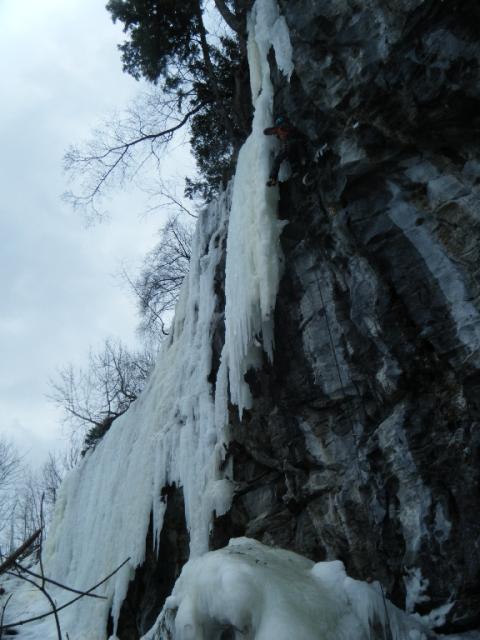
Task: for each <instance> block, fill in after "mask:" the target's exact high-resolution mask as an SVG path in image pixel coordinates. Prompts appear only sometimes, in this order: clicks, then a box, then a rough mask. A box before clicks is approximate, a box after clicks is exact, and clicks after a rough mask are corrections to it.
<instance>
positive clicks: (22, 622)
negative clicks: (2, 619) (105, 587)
mask: <svg viewBox="0 0 480 640" xmlns="http://www.w3.org/2000/svg"><path fill="white" fill-rule="evenodd" d="M129 560H130V558H127V559H126V560H124V561H123V562H122V564H121V565H119V566H118V567H117V568H116V569H115V570H114V571H112V573H110V574H109V575H108V576H107V577H106V578H103V580H100V582H97V584H96V585H94V586H93V587H91V588H90V589H88V591H84V592H83V593H82V594H81V595H79V596H77V597H76V598H73V600H69V601H68V602H65V604H62V605H61V606H60V607H57V608H56V610H55V611H56V612H57V613H58V612H59V611H61V610H62V609H66V608H67V607H69V606H70V605H72V604H73V603H74V602H77V600H80V598H83V596H87V595H89V594H90V593H91V592H92V591H94V590H95V589H96V588H97V587H99V586H100V585H102V584H103V583H104V582H106V581H107V580H110V578H111V577H112V576H113V575H115V574H116V573H117V571H120V569H121V568H122V567H123V566H124V565H125V564H127V562H128V561H129ZM51 615H52V611H48V612H47V613H42V614H40V615H38V616H34V617H33V618H25V619H24V620H19V621H18V622H11V623H10V624H5V625H2V627H0V631H1V630H3V629H11V628H12V627H21V626H22V625H24V624H27V622H35V621H36V620H42V619H43V618H47V617H48V616H51Z"/></svg>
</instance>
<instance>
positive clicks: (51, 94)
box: [0, 0, 185, 459]
mask: <svg viewBox="0 0 480 640" xmlns="http://www.w3.org/2000/svg"><path fill="white" fill-rule="evenodd" d="M103 5H104V3H103V2H98V0H70V1H67V0H56V1H54V0H44V1H43V2H41V3H40V2H38V0H24V1H23V2H22V3H19V2H18V0H3V2H0V78H1V81H2V103H1V107H0V140H1V145H0V239H1V251H0V273H1V291H0V411H1V422H0V430H2V429H3V430H5V431H8V432H9V433H16V434H17V440H18V441H19V442H20V443H21V444H22V446H24V447H25V448H29V450H30V455H31V456H32V457H33V458H36V459H39V458H40V457H42V456H44V455H45V452H46V450H47V449H48V448H49V447H50V446H55V441H56V438H58V434H59V427H58V413H57V412H56V411H55V410H54V409H53V408H52V407H51V406H49V405H48V404H47V403H46V400H45V393H46V392H47V391H48V378H49V377H50V376H51V375H52V374H53V373H54V372H55V370H56V369H57V368H58V367H59V366H61V365H62V364H65V363H67V362H70V361H76V362H82V360H83V359H84V357H85V355H86V353H87V352H88V348H89V346H90V345H92V344H93V345H95V344H99V343H100V342H101V341H102V339H103V338H104V337H106V336H108V335H117V336H121V337H123V338H126V339H128V338H129V337H130V340H133V336H134V327H135V324H136V315H135V308H134V302H133V300H128V299H127V298H126V296H125V293H124V292H123V291H122V290H121V289H120V288H119V287H118V286H117V285H116V283H115V281H114V277H113V274H114V273H115V272H117V270H118V266H119V261H120V260H122V261H127V262H128V263H130V264H131V265H135V264H139V262H140V260H141V257H142V256H143V255H144V253H145V251H146V250H147V249H148V248H149V247H150V246H152V244H153V243H154V242H155V239H156V237H155V231H156V229H157V227H158V225H159V222H160V220H159V218H158V217H157V218H155V217H151V218H147V219H142V221H140V220H139V217H138V215H137V214H138V212H139V211H141V210H142V208H143V207H144V206H146V205H145V203H143V204H142V202H140V201H139V198H140V196H139V194H138V193H136V194H128V193H126V194H125V193H124V194H120V195H118V196H116V197H115V198H114V199H113V201H112V203H111V209H112V210H113V211H114V215H113V216H112V219H113V221H112V223H111V224H108V225H102V226H100V227H96V228H95V229H88V230H87V229H85V228H84V226H83V223H82V220H81V219H80V217H79V215H78V214H75V213H74V212H72V211H71V210H70V209H69V208H68V206H67V205H66V204H64V203H63V202H62V201H61V199H60V197H59V196H60V194H61V193H62V192H63V191H64V190H65V189H66V188H67V185H66V183H65V178H64V176H63V175H62V171H61V160H62V156H63V153H64V152H65V150H66V148H67V147H68V145H69V144H71V143H76V142H80V141H81V140H82V139H84V138H86V137H87V136H88V134H89V132H90V130H91V129H92V127H93V126H95V125H96V124H97V123H98V122H99V121H100V120H102V119H103V117H104V116H105V115H107V114H108V113H109V112H111V111H113V110H114V109H115V108H118V109H121V108H122V107H123V106H124V105H125V104H126V103H127V101H128V100H129V99H131V98H132V97H133V96H134V95H135V93H136V92H137V91H138V89H139V85H138V83H136V82H135V81H134V80H133V79H132V78H129V77H128V76H126V75H124V74H123V73H122V70H121V62H120V57H119V53H118V51H117V50H116V44H117V43H118V42H121V40H122V37H123V36H122V33H121V30H120V29H119V28H118V27H114V26H113V25H112V23H111V20H110V17H109V15H108V13H107V12H106V11H105V9H104V7H103ZM184 153H185V152H183V154H184ZM178 157H179V158H180V162H183V161H184V160H182V159H181V158H182V156H181V154H180V155H179V156H178ZM183 157H184V156H183ZM175 162H176V160H170V161H169V163H167V164H170V165H172V163H173V166H170V169H171V170H172V171H175V166H174V165H175ZM32 443H33V444H32Z"/></svg>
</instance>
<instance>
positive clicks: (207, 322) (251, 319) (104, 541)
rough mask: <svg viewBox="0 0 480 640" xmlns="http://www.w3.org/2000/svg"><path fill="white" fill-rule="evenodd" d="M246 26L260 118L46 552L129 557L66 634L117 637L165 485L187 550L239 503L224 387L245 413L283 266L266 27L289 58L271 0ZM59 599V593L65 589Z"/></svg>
mask: <svg viewBox="0 0 480 640" xmlns="http://www.w3.org/2000/svg"><path fill="white" fill-rule="evenodd" d="M250 27H251V35H250V45H249V50H250V63H251V65H252V70H253V74H252V96H253V102H254V107H255V116H254V122H253V131H252V134H251V136H250V137H249V139H248V140H247V141H246V143H245V145H244V147H243V148H242V150H241V152H240V158H239V161H238V168H237V172H236V176H235V179H234V184H233V187H232V188H231V189H229V190H228V191H227V193H225V194H223V196H222V197H221V198H220V199H219V201H218V202H216V203H215V202H214V203H212V204H211V205H210V206H209V207H208V208H207V210H206V211H204V212H203V214H202V215H201V216H200V219H199V221H198V225H197V231H196V236H195V240H194V244H193V247H192V256H191V265H190V273H189V275H188V277H187V278H186V280H185V282H184V285H183V288H182V291H181V295H180V300H179V302H178V304H177V308H176V312H175V318H174V321H173V327H172V332H171V336H170V337H169V339H168V341H167V343H166V344H165V345H164V346H163V348H162V350H161V353H160V357H159V360H158V362H157V366H156V368H155V370H154V372H153V374H152V377H151V379H150V381H149V383H148V385H147V388H146V389H145V390H144V392H143V393H142V395H141V397H140V398H139V399H138V400H137V401H136V402H135V403H134V405H132V407H131V408H130V410H129V411H128V412H127V413H126V414H124V415H123V416H121V417H120V418H119V419H118V420H116V421H115V422H114V423H113V425H112V428H111V429H110V431H109V432H108V433H107V434H106V435H105V437H104V438H103V440H102V442H101V443H100V444H99V445H98V446H97V448H96V450H95V451H94V452H93V453H92V454H91V455H87V457H86V458H85V460H84V461H83V462H82V464H81V465H80V467H79V468H77V469H76V470H74V471H73V472H72V473H71V474H70V475H69V477H68V478H67V479H66V481H65V482H64V485H63V487H62V490H61V493H60V496H59V499H58V503H57V508H56V513H55V517H54V522H53V524H52V527H51V532H50V536H49V538H48V541H47V546H46V550H45V558H44V559H45V565H46V569H47V572H48V575H49V576H51V577H52V578H54V579H56V580H58V581H60V582H62V583H64V584H67V585H71V586H75V588H77V589H88V588H90V587H91V586H92V585H93V584H95V583H97V582H98V581H99V580H101V579H102V578H103V577H105V576H106V575H108V574H109V573H110V572H111V571H112V569H113V568H115V567H117V566H119V565H120V564H121V563H122V562H123V561H124V560H125V559H126V558H129V561H128V562H127V563H126V564H125V565H124V566H123V567H122V569H121V570H120V571H119V572H118V573H117V574H115V576H114V577H113V578H111V579H110V580H109V581H108V582H107V583H106V584H105V585H104V586H103V587H102V588H101V589H99V590H97V593H101V594H103V595H105V596H106V600H92V599H89V598H84V599H82V600H80V601H79V602H78V603H77V604H75V605H74V606H72V607H70V608H68V609H66V610H64V611H63V612H62V613H61V623H62V627H63V628H64V630H65V632H68V634H69V637H70V640H87V639H88V640H104V637H105V629H106V627H107V621H108V617H109V614H110V613H111V615H112V619H113V624H114V634H115V632H116V625H117V621H118V616H119V613H120V609H121V606H122V602H123V600H124V598H125V596H126V594H127V590H128V585H129V581H130V580H131V579H132V578H133V576H134V574H135V569H136V568H137V567H138V566H140V565H141V564H142V562H143V560H144V557H145V544H146V539H147V532H148V528H149V524H150V518H151V516H152V523H153V532H154V537H155V542H156V544H157V545H158V541H159V536H160V532H161V529H162V524H163V516H164V512H165V508H166V504H165V502H164V501H162V498H161V490H162V487H164V486H166V485H172V484H173V483H175V484H176V485H177V486H181V487H182V488H183V493H184V499H185V512H186V513H185V515H186V522H187V526H188V529H189V533H190V557H192V558H194V557H197V556H199V555H200V554H202V553H204V552H205V551H207V550H208V536H209V530H210V525H211V520H212V514H213V513H214V512H215V513H217V514H218V515H221V514H222V513H224V512H225V511H226V510H227V509H228V507H229V504H230V499H231V483H230V482H229V480H228V479H227V477H226V473H227V472H228V466H227V468H225V469H223V470H222V471H220V468H221V466H222V465H221V463H222V462H223V456H224V453H225V446H224V445H225V443H226V440H227V439H228V432H227V426H226V425H227V406H228V399H229V398H228V395H227V394H228V388H229V390H230V400H231V401H233V402H234V403H237V404H238V405H239V407H240V411H241V409H242V407H243V406H247V405H248V401H249V399H248V393H247V386H246V384H245V382H244V381H243V374H244V373H245V371H246V369H247V368H248V367H249V366H251V365H252V364H254V363H255V361H258V360H259V358H260V357H261V348H260V347H258V346H254V343H257V342H258V340H259V339H262V341H263V348H264V349H265V351H266V352H267V353H268V355H269V356H270V357H271V356H272V349H273V341H272V314H273V309H274V305H275V298H276V294H277V289H278V283H279V279H280V274H281V260H280V248H279V234H280V231H281V225H280V224H279V223H278V220H277V218H276V208H277V198H278V194H277V191H276V189H271V190H268V189H267V187H266V184H265V183H266V180H267V177H268V168H269V165H270V160H271V158H270V154H271V152H272V149H273V144H274V143H272V141H271V140H270V139H267V138H265V136H263V128H265V127H266V126H268V125H269V124H271V118H272V112H271V107H272V100H273V91H272V86H271V82H270V75H269V68H268V63H267V54H268V51H269V49H270V46H271V45H272V40H271V38H274V40H275V42H274V46H275V48H276V51H277V54H278V57H279V60H280V64H281V66H282V68H283V69H284V72H285V73H286V74H287V75H288V74H289V73H291V71H292V68H293V67H292V63H291V60H290V58H289V55H290V52H289V50H288V46H289V41H288V30H287V28H286V24H285V21H284V20H283V18H280V16H279V12H278V8H277V5H276V2H275V0H257V3H256V5H255V7H254V9H253V12H252V16H251V20H250ZM229 217H230V222H229ZM227 226H228V232H227ZM226 235H228V249H227V251H228V254H227V266H226V305H227V308H226V339H225V347H224V352H223V356H222V363H221V366H220V370H219V372H218V375H217V382H216V384H213V383H212V382H210V381H209V378H210V374H211V370H212V337H213V336H212V334H213V331H214V326H215V320H216V294H215V274H216V271H217V270H218V269H219V268H220V267H219V265H220V262H221V260H222V254H223V251H224V248H223V246H222V245H224V241H225V237H226ZM252 345H253V346H252ZM33 593H34V592H32V590H31V589H28V588H25V589H23V590H22V592H21V593H19V594H18V595H17V596H16V598H15V599H14V600H13V601H12V603H11V604H10V605H9V608H8V612H7V618H8V621H12V620H13V619H14V618H17V619H18V618H21V619H23V618H25V617H28V616H29V615H32V614H33V615H35V614H37V613H39V612H41V611H44V610H45V604H44V602H43V601H42V600H41V598H39V597H38V594H36V595H33ZM55 596H56V597H57V599H58V601H59V602H60V603H61V602H62V600H63V595H62V594H56V593H55ZM15 600H16V601H17V604H15ZM37 629H38V630H39V631H38V636H35V635H33V636H31V637H32V638H33V637H38V638H40V637H41V638H42V640H47V639H48V638H50V637H51V638H55V637H56V635H55V630H54V627H53V625H52V622H51V621H49V622H42V623H40V626H38V627H37ZM40 629H41V631H40ZM49 629H50V631H49ZM32 633H35V632H34V631H32Z"/></svg>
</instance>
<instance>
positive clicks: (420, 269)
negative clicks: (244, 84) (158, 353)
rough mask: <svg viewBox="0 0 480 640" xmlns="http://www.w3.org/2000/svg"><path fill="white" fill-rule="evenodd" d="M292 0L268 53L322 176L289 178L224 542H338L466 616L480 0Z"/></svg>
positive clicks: (398, 597) (476, 359)
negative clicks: (265, 337) (277, 48)
mask: <svg viewBox="0 0 480 640" xmlns="http://www.w3.org/2000/svg"><path fill="white" fill-rule="evenodd" d="M280 5H281V7H282V12H283V13H284V15H285V18H286V20H287V24H288V26H289V29H290V37H291V42H292V45H293V54H294V63H295V73H294V74H293V76H292V78H291V80H290V82H288V80H287V79H286V78H285V77H283V76H282V74H281V73H280V72H278V71H277V70H276V65H275V59H274V56H273V54H272V56H271V63H272V77H273V79H274V83H275V88H276V105H275V107H276V111H277V112H278V113H287V114H288V115H289V116H290V118H291V120H292V122H293V123H294V124H295V125H296V126H297V127H298V128H299V129H300V130H301V131H302V132H303V133H304V134H305V136H306V138H307V140H308V143H307V152H308V156H309V161H308V166H307V169H308V172H309V177H310V178H311V180H310V182H311V184H310V185H309V186H308V187H306V186H304V185H303V184H302V180H301V175H299V176H295V175H294V176H293V177H292V178H291V179H290V180H289V181H287V182H285V183H283V184H282V185H281V186H280V191H281V201H280V211H279V217H280V218H283V219H285V220H288V225H287V226H286V227H285V230H284V232H283V236H282V246H283V251H284V255H285V271H284V277H283V280H282V283H281V289H280V292H279V295H278V300H277V308H276V317H275V341H276V350H275V359H274V362H273V364H269V363H267V362H265V364H264V366H263V368H262V369H261V370H257V371H251V372H250V373H249V374H248V376H247V377H248V382H249V384H250V387H251V390H252V392H253V394H254V397H255V402H254V406H253V408H252V410H251V411H249V412H247V415H245V414H244V416H243V419H242V421H241V422H240V421H238V419H237V420H236V423H235V425H234V428H233V441H232V445H231V450H230V453H231V456H232V459H233V465H234V480H235V482H236V487H237V491H236V497H235V499H234V503H233V506H232V509H231V511H230V513H229V514H228V515H227V516H224V517H222V518H219V519H218V520H217V521H216V525H215V528H214V531H213V533H212V547H219V546H222V545H223V544H225V543H226V541H227V540H228V538H229V537H231V536H232V535H242V534H245V535H248V536H250V537H254V538H257V539H258V540H260V541H262V542H266V543H270V544H275V545H279V546H282V547H284V548H288V549H292V550H294V551H297V552H299V553H301V554H304V555H306V556H308V557H310V558H312V559H313V560H317V561H318V560H322V559H332V558H339V559H341V560H343V561H344V563H345V564H346V567H347V570H348V571H349V573H350V574H351V575H353V576H356V577H359V578H362V579H366V578H368V577H372V578H375V579H379V580H380V581H381V582H382V583H383V585H384V588H385V590H386V592H387V593H388V595H389V597H391V598H392V600H393V601H394V602H395V603H396V604H397V605H399V606H402V607H404V606H407V608H409V609H410V610H413V609H415V611H418V612H420V613H423V614H425V613H428V612H430V611H431V610H433V609H435V608H436V607H438V606H440V605H442V604H445V603H446V602H452V603H454V604H453V606H452V607H451V609H450V612H449V613H448V616H447V621H446V623H445V624H444V625H443V627H442V630H443V631H444V632H453V631H461V630H468V629H474V628H477V627H478V626H480V517H479V511H478V504H479V499H480V485H479V481H480V466H479V461H480V456H479V454H480V371H479V367H480V314H479V295H480V279H479V266H478V265H479V264H480V261H479V257H480V256H479V254H480V200H479V194H480V144H479V142H480V141H479V137H478V133H479V128H480V32H479V31H478V24H480V6H479V5H478V3H476V2H473V1H468V0H465V1H464V2H441V1H440V0H429V1H423V2H422V1H420V0H404V1H403V2H402V1H397V0H391V1H389V2H383V1H381V0H368V1H367V2H362V3H360V2H358V3H357V2H354V1H351V0H339V1H338V2H331V1H330V0H316V1H315V2H312V1H311V0H288V1H287V0H283V1H282V2H280ZM319 150H321V152H318V151H319ZM315 155H316V156H317V158H316V159H317V161H318V162H317V163H314V162H313V159H314V157H315ZM232 420H233V421H234V422H235V413H234V411H233V410H232ZM419 578H420V579H421V581H422V584H423V592H422V594H423V596H424V597H423V598H422V597H421V598H418V597H417V598H415V592H414V588H415V585H416V584H417V586H418V584H419Z"/></svg>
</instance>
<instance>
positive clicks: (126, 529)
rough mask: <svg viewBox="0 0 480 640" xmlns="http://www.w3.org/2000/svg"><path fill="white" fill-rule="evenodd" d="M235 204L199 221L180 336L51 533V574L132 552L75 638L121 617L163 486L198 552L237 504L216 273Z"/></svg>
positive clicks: (77, 612) (83, 608) (65, 501)
mask: <svg viewBox="0 0 480 640" xmlns="http://www.w3.org/2000/svg"><path fill="white" fill-rule="evenodd" d="M229 208H230V193H229V192H228V193H226V194H224V195H223V196H222V197H221V198H220V200H219V202H216V203H213V204H212V205H210V206H209V208H208V209H207V210H206V211H205V212H203V214H202V215H201V217H200V219H199V221H198V225H197V231H196V236H195V240H194V244H193V247H192V257H191V265H190V273H189V275H188V277H187V279H186V280H185V282H184V286H183V288H182V291H181V295H180V300H179V302H178V304H177V308H176V313H175V319H174V322H173V327H172V333H171V336H170V337H169V339H168V342H167V343H166V344H164V346H163V348H162V350H161V353H160V356H159V359H158V362H157V365H156V368H155V370H154V372H153V375H152V377H151V379H150V381H149V383H148V385H147V387H146V389H145V390H144V391H143V393H142V394H141V396H140V397H139V399H138V400H137V401H136V402H135V403H134V404H133V405H132V407H131V408H130V409H129V411H128V412H127V413H125V414H124V415H123V416H121V417H120V418H119V419H118V420H116V421H115V422H114V423H113V425H112V427H111V429H110V430H109V432H108V433H107V434H106V435H105V437H104V438H103V440H102V442H101V443H100V444H99V445H98V446H97V448H96V449H95V451H94V452H93V453H92V454H91V455H87V457H86V458H85V460H84V461H83V463H82V464H81V466H80V467H79V468H78V469H76V470H74V471H73V473H71V474H70V475H69V476H68V477H67V478H66V480H65V483H64V485H63V487H62V490H61V493H60V497H59V500H58V505H57V509H56V514H55V519H54V522H53V524H52V527H51V532H50V536H49V538H48V540H47V548H46V554H45V561H46V567H47V571H48V574H49V575H50V576H52V577H53V578H55V579H57V580H59V581H60V582H62V583H63V584H67V585H74V586H75V587H76V588H79V589H87V588H89V587H91V586H92V585H94V584H95V583H96V582H98V581H99V580H100V579H102V577H104V576H106V575H108V574H109V573H110V572H111V571H112V569H113V568H115V567H116V566H118V565H120V563H121V562H123V561H124V560H125V559H126V558H130V560H129V562H128V563H127V564H126V565H125V566H124V567H123V568H122V569H121V571H120V572H119V573H118V574H116V575H115V576H114V577H113V578H112V579H111V580H109V581H108V582H107V583H106V585H104V587H103V594H104V595H105V596H106V598H107V599H106V600H91V599H89V598H84V599H82V600H81V601H79V602H78V603H77V604H76V605H75V606H74V607H72V608H69V609H66V610H65V612H63V613H62V616H63V619H62V624H63V627H64V629H65V631H67V632H68V633H69V635H70V637H71V638H72V639H73V638H75V640H76V639H77V638H80V637H81V638H85V639H87V638H88V640H104V638H105V635H104V634H105V629H106V625H107V618H108V614H109V610H110V608H111V610H112V614H113V619H114V621H115V622H116V620H117V618H118V614H119V611H120V608H121V605H122V602H123V600H124V598H125V595H126V593H127V589H128V583H129V580H130V579H131V578H132V577H133V575H134V572H135V568H136V567H138V566H139V565H141V564H142V562H143V560H144V557H145V543H146V538H147V531H148V527H149V522H150V516H151V514H152V513H153V526H154V534H155V536H156V540H157V542H158V537H159V533H160V531H161V528H162V524H163V515H164V510H165V507H166V505H165V504H164V502H162V499H161V494H162V492H161V489H162V487H163V486H165V485H167V484H172V483H175V484H176V485H177V486H179V487H182V489H183V494H184V498H185V512H186V513H185V515H186V521H187V525H188V528H189V532H190V552H191V557H195V556H196V555H199V554H201V553H204V552H205V551H206V550H207V549H208V536H209V530H210V525H211V518H212V513H213V512H214V511H215V512H216V513H217V514H222V513H224V512H225V510H226V509H227V508H228V506H229V504H230V497H231V490H230V487H231V485H230V483H229V482H228V481H227V480H226V479H225V478H224V477H223V475H222V472H220V471H219V468H220V466H221V465H220V462H221V459H222V455H223V453H224V451H225V447H224V430H223V427H224V426H225V425H224V424H223V423H222V422H221V421H220V420H217V421H216V420H215V399H214V397H215V394H214V393H213V389H212V384H211V383H210V382H209V375H210V372H211V368H212V346H211V345H212V334H213V331H214V327H215V317H216V295H215V273H216V270H217V269H218V268H219V264H220V262H221V260H222V244H223V243H224V238H225V233H226V225H227V220H228V212H229ZM222 402H224V399H222ZM216 425H218V427H217V426H216ZM59 599H60V601H61V600H62V596H59ZM52 631H53V630H52ZM44 637H45V638H48V637H49V636H48V635H46V636H44ZM53 637H55V635H54V631H53V633H52V638H53Z"/></svg>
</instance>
